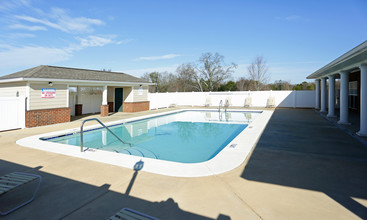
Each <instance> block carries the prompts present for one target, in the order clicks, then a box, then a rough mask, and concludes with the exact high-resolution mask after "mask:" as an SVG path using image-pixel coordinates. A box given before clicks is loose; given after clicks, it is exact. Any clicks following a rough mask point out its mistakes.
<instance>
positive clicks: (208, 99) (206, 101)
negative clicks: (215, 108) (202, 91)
mask: <svg viewBox="0 0 367 220" xmlns="http://www.w3.org/2000/svg"><path fill="white" fill-rule="evenodd" d="M211 104H212V99H211V97H209V96H207V97H206V98H205V105H204V106H205V107H209V106H210V105H211Z"/></svg>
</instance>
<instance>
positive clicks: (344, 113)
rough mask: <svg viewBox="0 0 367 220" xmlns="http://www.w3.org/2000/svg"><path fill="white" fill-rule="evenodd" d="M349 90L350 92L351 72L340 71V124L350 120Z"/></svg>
mask: <svg viewBox="0 0 367 220" xmlns="http://www.w3.org/2000/svg"><path fill="white" fill-rule="evenodd" d="M348 92H349V73H348V72H347V71H341V72H340V119H339V121H338V124H349V122H348Z"/></svg>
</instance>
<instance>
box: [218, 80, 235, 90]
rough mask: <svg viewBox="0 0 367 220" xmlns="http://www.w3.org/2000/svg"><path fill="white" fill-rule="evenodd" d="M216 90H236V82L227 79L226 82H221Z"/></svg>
mask: <svg viewBox="0 0 367 220" xmlns="http://www.w3.org/2000/svg"><path fill="white" fill-rule="evenodd" d="M218 91H237V83H235V82H234V81H228V82H227V83H226V84H222V85H221V86H220V87H219V89H218Z"/></svg>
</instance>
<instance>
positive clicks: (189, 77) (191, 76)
mask: <svg viewBox="0 0 367 220" xmlns="http://www.w3.org/2000/svg"><path fill="white" fill-rule="evenodd" d="M176 73H177V82H178V84H179V90H180V91H183V92H188V91H203V90H202V87H201V84H200V78H199V77H198V75H197V73H196V71H195V68H194V66H193V65H192V64H190V63H185V64H181V65H180V66H179V67H177V69H176ZM198 80H199V81H198Z"/></svg>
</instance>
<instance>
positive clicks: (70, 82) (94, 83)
mask: <svg viewBox="0 0 367 220" xmlns="http://www.w3.org/2000/svg"><path fill="white" fill-rule="evenodd" d="M11 82H58V83H65V84H68V85H69V86H105V85H107V86H137V85H148V86H149V85H155V83H147V82H116V81H99V80H98V81H97V80H77V79H73V80H67V79H50V78H24V77H20V78H13V79H3V80H0V83H11Z"/></svg>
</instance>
